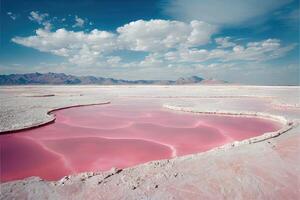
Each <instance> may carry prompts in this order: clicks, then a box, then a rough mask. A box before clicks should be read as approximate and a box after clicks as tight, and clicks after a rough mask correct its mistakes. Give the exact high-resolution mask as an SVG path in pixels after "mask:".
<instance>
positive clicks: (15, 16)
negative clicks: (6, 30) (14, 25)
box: [6, 12, 18, 20]
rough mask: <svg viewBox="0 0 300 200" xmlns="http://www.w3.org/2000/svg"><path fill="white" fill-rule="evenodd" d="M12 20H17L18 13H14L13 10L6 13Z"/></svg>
mask: <svg viewBox="0 0 300 200" xmlns="http://www.w3.org/2000/svg"><path fill="white" fill-rule="evenodd" d="M6 14H7V15H8V16H9V17H10V18H11V19H12V20H16V19H17V17H18V16H17V15H16V14H14V13H12V12H7V13H6Z"/></svg>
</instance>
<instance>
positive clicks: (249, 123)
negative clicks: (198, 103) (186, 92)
mask: <svg viewBox="0 0 300 200" xmlns="http://www.w3.org/2000/svg"><path fill="white" fill-rule="evenodd" d="M54 114H55V116H56V121H55V123H52V124H49V125H45V126H42V127H39V128H34V129H30V130H26V131H21V132H17V133H13V134H7V135H0V146H1V174H0V176H1V182H7V181H11V180H17V179H22V178H26V177H30V176H39V177H41V178H43V179H46V180H58V179H60V178H62V177H63V176H65V175H70V174H76V173H80V172H87V171H95V172H97V171H105V170H109V169H111V168H113V167H116V168H126V167H130V166H134V165H138V164H141V163H145V162H148V161H152V160H160V159H167V158H172V157H176V156H182V155H187V154H193V153H199V152H204V151H207V150H209V149H212V148H215V147H218V146H222V145H224V144H226V143H231V142H234V141H241V140H244V139H247V138H251V137H255V136H259V135H261V134H263V133H266V132H272V131H277V130H279V129H280V128H282V126H283V125H282V124H281V123H280V122H277V121H273V120H269V119H263V118H256V117H242V116H238V117H237V116H228V115H204V114H192V113H182V112H176V111H171V110H167V109H166V108H162V107H161V106H160V105H149V104H134V103H130V104H126V103H125V104H124V103H123V104H122V103H120V104H107V105H98V106H84V107H74V108H68V109H63V110H59V111H55V112H54Z"/></svg>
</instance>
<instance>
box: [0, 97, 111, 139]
mask: <svg viewBox="0 0 300 200" xmlns="http://www.w3.org/2000/svg"><path fill="white" fill-rule="evenodd" d="M110 103H111V102H110V101H107V102H101V103H92V104H77V105H72V106H65V107H59V108H54V109H51V110H49V111H47V112H46V115H49V116H50V117H51V119H49V120H48V121H45V122H41V123H36V124H32V125H29V126H24V127H23V128H18V129H12V130H7V131H0V135H7V134H12V133H18V132H21V131H27V130H31V129H35V128H39V127H42V126H45V125H48V124H52V123H54V122H55V120H56V118H55V114H53V112H55V111H59V110H64V109H68V108H76V107H84V106H97V105H106V104H110Z"/></svg>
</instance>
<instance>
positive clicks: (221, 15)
mask: <svg viewBox="0 0 300 200" xmlns="http://www.w3.org/2000/svg"><path fill="white" fill-rule="evenodd" d="M167 2H168V3H167V4H166V5H165V7H164V10H165V12H166V13H167V14H169V15H172V16H173V17H175V18H178V19H181V20H195V19H197V20H201V21H205V22H208V23H211V24H217V25H236V24H241V23H244V22H247V21H249V20H255V21H256V22H258V21H259V20H258V18H260V17H262V18H263V17H265V16H266V15H267V14H268V13H270V12H272V11H274V10H276V9H278V8H280V7H281V6H283V5H286V4H288V3H290V2H292V0H263V1H261V0H221V1H220V0H201V1H200V0H168V1H167Z"/></svg>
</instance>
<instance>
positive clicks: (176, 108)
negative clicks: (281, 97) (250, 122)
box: [163, 104, 298, 152]
mask: <svg viewBox="0 0 300 200" xmlns="http://www.w3.org/2000/svg"><path fill="white" fill-rule="evenodd" d="M163 108H167V109H170V110H174V111H179V112H188V113H193V114H208V115H228V116H241V117H257V118H261V119H267V120H274V121H279V122H280V123H282V124H283V127H282V128H281V129H279V130H277V131H274V132H266V133H264V134H262V135H259V136H256V137H252V138H248V139H245V140H242V141H235V142H233V143H229V144H225V145H223V146H220V147H216V148H213V149H211V150H215V149H226V148H228V147H234V146H240V145H243V144H251V143H257V142H262V141H265V140H267V139H270V138H275V137H278V136H280V135H281V134H283V133H285V132H287V131H289V130H291V129H292V128H294V127H296V126H297V125H298V123H297V122H296V121H289V120H287V119H286V118H285V117H283V116H278V115H271V114H268V113H261V112H233V111H196V110H192V109H188V108H183V107H180V106H172V105H167V104H164V105H163ZM211 150H209V151H211ZM206 152H207V151H206Z"/></svg>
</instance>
